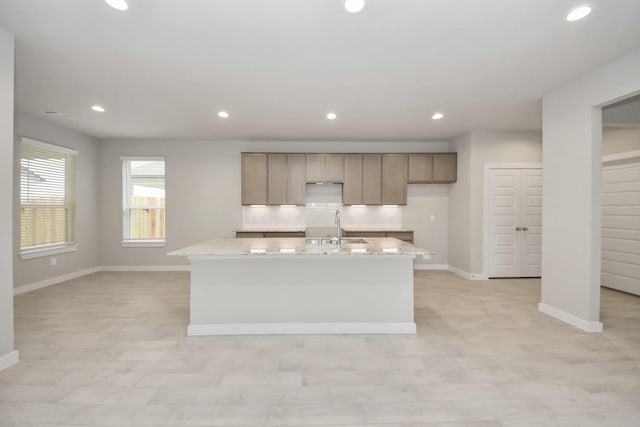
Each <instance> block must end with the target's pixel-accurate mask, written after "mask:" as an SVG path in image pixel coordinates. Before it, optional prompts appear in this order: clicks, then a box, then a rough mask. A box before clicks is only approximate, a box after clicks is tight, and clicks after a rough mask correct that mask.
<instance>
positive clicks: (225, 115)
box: [218, 111, 229, 119]
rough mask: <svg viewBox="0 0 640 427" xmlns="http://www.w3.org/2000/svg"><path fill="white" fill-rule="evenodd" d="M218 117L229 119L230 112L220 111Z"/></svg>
mask: <svg viewBox="0 0 640 427" xmlns="http://www.w3.org/2000/svg"><path fill="white" fill-rule="evenodd" d="M218 117H221V118H223V119H228V118H229V113H227V112H226V111H219V112H218Z"/></svg>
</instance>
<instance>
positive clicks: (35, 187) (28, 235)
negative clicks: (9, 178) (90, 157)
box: [20, 138, 77, 251]
mask: <svg viewBox="0 0 640 427" xmlns="http://www.w3.org/2000/svg"><path fill="white" fill-rule="evenodd" d="M76 155H77V152H76V151H74V150H70V149H68V148H64V147H59V146H56V145H51V144H46V143H44V142H40V141H35V140H31V139H27V138H23V139H22V144H21V154H20V248H21V250H22V251H29V250H37V249H41V248H46V247H56V246H62V245H67V244H71V243H73V242H74V239H75V236H74V228H75V204H76V203H75V202H76V201H75V173H76Z"/></svg>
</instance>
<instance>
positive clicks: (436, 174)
mask: <svg viewBox="0 0 640 427" xmlns="http://www.w3.org/2000/svg"><path fill="white" fill-rule="evenodd" d="M457 163H458V157H457V154H456V153H433V154H425V153H411V154H409V180H408V182H409V184H433V183H449V182H456V179H457Z"/></svg>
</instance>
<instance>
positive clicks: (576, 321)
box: [538, 303, 602, 332]
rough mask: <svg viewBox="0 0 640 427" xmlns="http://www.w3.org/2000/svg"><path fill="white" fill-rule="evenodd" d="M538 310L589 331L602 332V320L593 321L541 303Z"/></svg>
mask: <svg viewBox="0 0 640 427" xmlns="http://www.w3.org/2000/svg"><path fill="white" fill-rule="evenodd" d="M538 310H539V311H541V312H543V313H544V314H547V315H549V316H551V317H553V318H556V319H558V320H562V321H563V322H565V323H568V324H570V325H572V326H575V327H576V328H580V329H582V330H583V331H587V332H602V322H592V321H589V320H584V319H581V318H579V317H576V316H574V315H573V314H569V313H567V312H566V311H562V310H558V309H557V308H554V307H551V306H550V305H547V304H543V303H539V304H538Z"/></svg>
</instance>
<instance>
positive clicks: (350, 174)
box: [342, 154, 363, 205]
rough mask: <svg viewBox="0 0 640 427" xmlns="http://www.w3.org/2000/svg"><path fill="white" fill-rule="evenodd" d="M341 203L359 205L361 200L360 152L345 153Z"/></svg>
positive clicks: (361, 202)
mask: <svg viewBox="0 0 640 427" xmlns="http://www.w3.org/2000/svg"><path fill="white" fill-rule="evenodd" d="M342 203H343V204H345V205H361V204H363V201H362V154H345V156H344V184H343V186H342Z"/></svg>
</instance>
